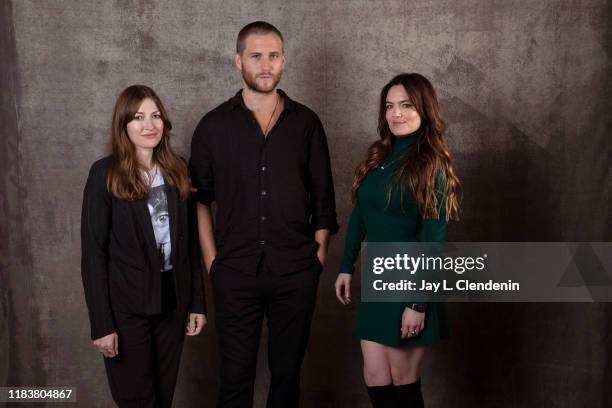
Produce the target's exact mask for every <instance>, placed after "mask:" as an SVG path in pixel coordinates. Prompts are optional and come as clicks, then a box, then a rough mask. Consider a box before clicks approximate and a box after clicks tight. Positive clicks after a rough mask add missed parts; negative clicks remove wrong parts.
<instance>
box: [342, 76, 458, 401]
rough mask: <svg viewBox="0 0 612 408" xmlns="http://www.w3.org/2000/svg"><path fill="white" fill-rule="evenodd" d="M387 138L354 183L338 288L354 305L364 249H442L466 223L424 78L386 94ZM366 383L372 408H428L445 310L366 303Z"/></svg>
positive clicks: (361, 311) (383, 130)
mask: <svg viewBox="0 0 612 408" xmlns="http://www.w3.org/2000/svg"><path fill="white" fill-rule="evenodd" d="M378 132H379V136H380V139H379V140H377V141H376V142H374V144H372V146H370V148H369V149H368V153H367V157H366V159H365V160H364V161H363V162H362V163H361V164H359V166H358V167H357V169H356V171H355V175H354V177H353V185H352V198H353V202H354V203H355V207H354V209H353V212H352V214H351V218H350V222H349V226H348V230H347V234H346V244H345V249H344V258H343V261H342V266H341V269H340V273H339V274H338V278H337V279H336V283H335V288H336V296H337V297H338V299H339V300H340V302H341V303H342V304H345V305H346V304H348V303H349V302H350V283H351V277H352V273H353V270H354V266H353V265H354V263H355V260H356V259H357V257H358V255H359V251H360V248H361V242H362V241H363V240H364V238H365V237H366V236H367V240H368V241H370V242H414V241H420V242H438V241H443V240H444V237H445V235H446V225H447V222H448V221H449V220H450V219H455V220H457V219H458V218H459V204H458V189H459V180H458V179H457V176H456V175H455V173H454V171H453V168H452V166H451V156H450V153H449V150H448V147H447V145H446V142H445V141H444V136H443V135H444V122H443V121H442V119H441V117H440V108H439V104H438V99H437V96H436V92H435V90H434V88H433V86H432V85H431V83H430V82H429V81H428V80H427V79H426V78H425V77H423V76H422V75H419V74H401V75H398V76H396V77H395V78H393V79H392V80H391V81H390V82H389V83H388V84H387V85H385V87H384V88H383V89H382V91H381V95H380V111H379V118H378ZM356 335H357V337H359V338H360V339H361V350H362V354H363V360H364V368H363V372H364V379H365V383H366V386H367V389H368V394H369V396H370V400H371V401H372V405H373V406H374V407H375V408H378V407H423V397H422V394H421V383H420V368H421V362H422V360H423V355H424V353H425V350H426V348H427V345H429V344H433V343H435V342H437V341H438V340H440V339H443V338H445V337H447V335H448V327H447V324H446V315H445V312H444V307H443V305H442V304H438V303H428V304H423V303H415V302H404V303H389V302H386V303H383V302H380V303H377V302H361V303H360V304H359V307H358V312H357V328H356Z"/></svg>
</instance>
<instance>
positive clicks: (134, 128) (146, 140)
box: [126, 98, 164, 150]
mask: <svg viewBox="0 0 612 408" xmlns="http://www.w3.org/2000/svg"><path fill="white" fill-rule="evenodd" d="M126 128H127V134H128V137H129V138H130V141H131V142H132V143H133V144H134V146H136V149H143V150H149V149H153V148H154V147H155V146H157V145H158V144H159V141H160V140H161V138H162V135H163V133H164V121H163V120H162V117H161V113H160V112H159V109H158V108H157V105H156V104H155V102H153V100H152V99H151V98H145V99H143V100H142V102H141V103H140V106H139V107H138V111H137V112H136V113H135V114H134V118H133V119H132V120H131V121H130V122H128V124H127V126H126Z"/></svg>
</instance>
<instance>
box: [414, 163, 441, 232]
mask: <svg viewBox="0 0 612 408" xmlns="http://www.w3.org/2000/svg"><path fill="white" fill-rule="evenodd" d="M444 186H445V181H444V178H443V176H442V172H441V171H440V170H438V171H437V172H436V200H437V202H438V215H439V217H438V219H437V220H435V219H432V218H427V219H422V224H421V230H420V231H419V234H418V241H419V242H443V241H444V240H445V239H446V227H447V225H448V223H447V222H446V206H445V205H444Z"/></svg>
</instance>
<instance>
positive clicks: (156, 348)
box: [104, 272, 187, 408]
mask: <svg viewBox="0 0 612 408" xmlns="http://www.w3.org/2000/svg"><path fill="white" fill-rule="evenodd" d="M162 308H163V310H164V312H163V313H162V314H159V315H155V316H143V315H135V314H127V313H121V312H116V311H115V312H114V316H115V324H116V326H117V335H118V336H119V355H118V356H117V357H114V358H104V363H105V366H106V374H107V376H108V383H109V385H110V389H111V393H112V395H113V399H114V400H115V403H117V405H118V406H119V407H122V408H123V407H134V408H136V407H138V408H149V407H150V408H159V407H164V408H165V407H170V406H171V405H172V397H173V395H174V387H175V385H176V377H177V375H178V368H179V363H180V360H181V351H182V349H183V340H184V337H185V323H186V319H187V311H186V310H185V309H182V308H177V307H176V295H175V293H174V277H173V276H172V272H163V274H162ZM179 309H180V310H179Z"/></svg>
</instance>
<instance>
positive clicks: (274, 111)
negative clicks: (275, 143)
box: [264, 93, 280, 137]
mask: <svg viewBox="0 0 612 408" xmlns="http://www.w3.org/2000/svg"><path fill="white" fill-rule="evenodd" d="M279 99H280V96H279V95H278V93H277V94H276V103H275V104H274V110H273V111H272V114H271V115H270V120H268V124H267V125H266V129H265V130H264V136H266V137H267V136H268V128H269V127H270V124H271V123H272V118H273V117H274V114H275V113H276V108H277V107H278V100H279Z"/></svg>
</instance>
